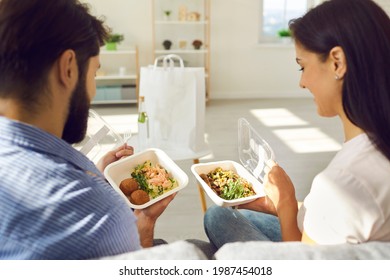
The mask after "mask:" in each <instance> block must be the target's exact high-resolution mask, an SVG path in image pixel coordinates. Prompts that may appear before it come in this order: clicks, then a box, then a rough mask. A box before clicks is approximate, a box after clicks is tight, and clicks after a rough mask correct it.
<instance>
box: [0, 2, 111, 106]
mask: <svg viewBox="0 0 390 280" xmlns="http://www.w3.org/2000/svg"><path fill="white" fill-rule="evenodd" d="M106 38H107V29H106V28H105V27H104V25H103V21H102V20H99V19H97V18H96V17H94V16H92V15H90V14H89V9H88V6H87V5H86V4H81V3H80V2H79V1H78V0H55V1H53V0H29V1H20V0H1V1H0V98H12V99H16V100H18V101H19V102H20V103H21V104H24V105H28V106H33V105H34V104H36V103H37V101H38V100H39V97H40V96H41V95H42V94H43V93H44V92H45V85H46V83H47V75H48V72H49V70H50V68H51V67H52V65H53V63H54V62H55V60H56V59H57V58H58V57H59V56H60V55H61V54H62V53H63V52H64V51H65V50H67V49H72V50H74V51H75V53H76V59H77V65H78V68H79V78H81V77H83V75H85V72H86V69H87V66H88V65H87V62H88V60H89V58H91V57H92V56H96V55H98V53H99V48H100V46H102V45H103V44H104V41H105V39H106ZM30 109H33V108H30Z"/></svg>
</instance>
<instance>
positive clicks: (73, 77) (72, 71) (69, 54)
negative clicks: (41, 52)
mask: <svg viewBox="0 0 390 280" xmlns="http://www.w3.org/2000/svg"><path fill="white" fill-rule="evenodd" d="M58 78H59V82H60V84H61V85H62V86H64V87H66V88H72V89H73V88H74V86H75V85H76V83H77V79H78V67H77V60H76V53H75V52H74V51H73V50H66V51H64V52H63V53H62V54H61V55H60V57H59V58H58Z"/></svg>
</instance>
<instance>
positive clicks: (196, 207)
mask: <svg viewBox="0 0 390 280" xmlns="http://www.w3.org/2000/svg"><path fill="white" fill-rule="evenodd" d="M92 109H95V110H96V111H97V112H98V113H99V114H100V115H101V116H102V117H103V118H105V119H106V121H107V122H109V123H110V124H111V125H112V126H113V128H114V129H115V130H117V131H118V132H121V131H123V130H124V129H125V128H124V127H130V128H131V129H132V131H133V132H134V133H136V130H137V128H136V126H137V124H136V115H137V108H136V105H120V106H119V105H115V106H114V105H110V106H108V105H106V106H103V105H99V106H97V105H96V106H93V107H92ZM241 117H244V118H246V119H247V120H248V121H249V122H250V123H251V125H252V126H253V127H254V128H255V129H256V131H257V132H258V133H259V134H260V135H261V136H262V137H263V138H264V139H266V140H267V141H268V143H269V144H270V145H271V146H272V147H273V150H274V151H275V154H276V160H277V162H278V163H279V165H281V166H282V167H283V168H284V169H285V170H286V172H287V173H288V174H289V175H290V177H291V179H292V181H293V182H294V185H295V188H296V196H297V198H298V200H302V199H303V198H304V197H305V196H306V194H307V193H308V191H309V189H310V185H311V182H312V180H313V178H314V176H315V175H316V174H317V173H318V172H320V171H321V170H322V169H323V168H324V167H325V166H326V165H327V163H328V162H329V161H330V160H331V158H332V157H333V156H334V154H335V153H336V151H337V150H338V149H340V147H341V144H342V141H343V134H342V128H341V124H340V123H339V120H338V119H337V118H331V119H325V118H321V117H319V116H318V115H317V113H316V107H315V104H314V103H313V100H312V99H311V98H304V99H303V98H296V99H244V100H211V101H209V102H208V103H207V106H206V127H205V133H206V138H207V141H208V143H209V145H210V147H211V150H212V155H210V156H207V157H205V158H201V159H200V162H208V161H218V160H235V161H237V162H239V158H238V147H237V146H238V131H237V126H238V119H239V118H241ZM177 164H178V165H179V166H180V167H181V168H182V169H183V170H184V171H185V172H186V173H187V174H188V176H189V178H190V180H189V185H188V186H187V187H186V188H184V189H183V190H182V191H180V193H179V194H178V195H177V196H176V198H175V199H174V201H173V202H172V203H171V204H170V206H169V207H168V209H167V210H166V211H165V212H164V213H163V214H162V216H161V217H160V218H159V220H158V223H157V225H156V230H155V237H156V238H163V239H165V240H167V241H169V242H172V241H175V240H180V239H191V238H196V239H203V240H207V237H206V235H205V233H204V230H203V212H202V210H201V204H200V199H199V194H198V189H197V184H196V181H195V178H194V176H193V175H192V173H191V171H190V168H191V165H192V164H193V161H192V160H185V161H177ZM207 205H208V206H209V205H212V202H211V201H210V200H209V199H208V198H207ZM221 222H223V221H221Z"/></svg>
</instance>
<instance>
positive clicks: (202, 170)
mask: <svg viewBox="0 0 390 280" xmlns="http://www.w3.org/2000/svg"><path fill="white" fill-rule="evenodd" d="M217 167H220V168H222V169H223V170H232V171H233V172H235V173H236V174H237V175H238V176H240V177H242V178H244V179H246V180H247V181H248V182H249V183H251V184H252V187H253V190H254V191H255V193H256V194H255V195H253V196H248V197H243V198H238V199H232V200H226V199H222V198H221V197H220V196H218V195H217V194H216V193H215V192H214V191H213V190H212V189H211V188H210V187H209V186H208V185H207V183H206V182H205V181H204V180H203V179H202V178H201V177H200V174H207V173H209V172H210V171H213V170H214V169H216V168H217ZM191 171H192V173H193V174H194V175H195V178H196V179H197V180H198V182H199V183H200V185H201V186H202V188H203V189H204V191H205V192H206V194H207V195H208V196H209V197H210V198H211V200H212V201H213V202H214V203H215V204H216V205H219V206H222V207H232V206H237V205H240V204H244V203H248V202H251V201H253V200H255V199H257V198H259V197H262V196H264V195H265V194H264V192H263V185H262V184H261V183H260V182H259V181H258V180H257V179H256V178H255V177H254V176H253V175H252V174H251V173H250V172H249V171H248V170H246V169H245V168H244V167H243V166H242V165H241V164H239V163H237V162H235V161H231V160H225V161H216V162H208V163H197V164H193V165H192V166H191Z"/></svg>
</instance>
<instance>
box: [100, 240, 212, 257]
mask: <svg viewBox="0 0 390 280" xmlns="http://www.w3.org/2000/svg"><path fill="white" fill-rule="evenodd" d="M100 259H101V260H207V257H206V256H205V254H203V253H202V251H201V250H200V249H198V247H196V246H195V245H194V244H192V243H189V242H187V241H175V242H173V243H169V244H164V245H158V246H155V247H152V248H147V249H142V250H139V251H135V252H130V253H125V254H121V255H115V256H108V257H104V258H100Z"/></svg>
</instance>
